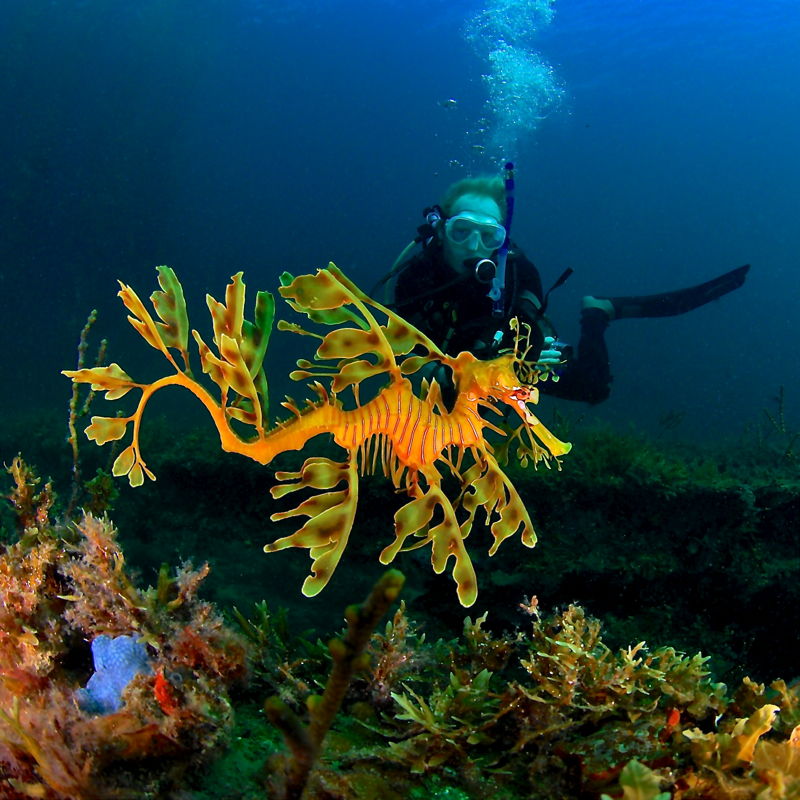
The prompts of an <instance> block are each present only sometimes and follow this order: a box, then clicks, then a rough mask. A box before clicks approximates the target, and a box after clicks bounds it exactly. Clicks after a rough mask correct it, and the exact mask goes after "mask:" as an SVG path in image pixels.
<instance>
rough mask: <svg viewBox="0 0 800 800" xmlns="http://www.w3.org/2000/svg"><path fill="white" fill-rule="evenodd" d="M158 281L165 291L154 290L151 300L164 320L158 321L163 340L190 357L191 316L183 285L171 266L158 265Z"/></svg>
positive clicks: (157, 324)
mask: <svg viewBox="0 0 800 800" xmlns="http://www.w3.org/2000/svg"><path fill="white" fill-rule="evenodd" d="M156 269H157V270H158V282H159V284H160V285H161V288H162V289H163V291H161V292H153V294H151V295H150V300H151V301H152V303H153V307H154V308H155V310H156V313H157V314H158V316H159V317H160V318H161V319H162V320H163V322H157V323H156V328H157V329H158V332H159V335H160V336H161V341H162V342H164V344H165V345H166V346H167V347H175V348H176V349H178V350H180V352H181V355H183V356H184V359H185V360H186V359H188V353H187V349H186V348H187V346H188V344H189V317H188V315H187V313H186V299H185V298H184V296H183V286H181V282H180V281H179V280H178V278H177V277H176V275H175V273H174V272H173V271H172V270H171V269H170V268H169V267H165V266H163V267H156Z"/></svg>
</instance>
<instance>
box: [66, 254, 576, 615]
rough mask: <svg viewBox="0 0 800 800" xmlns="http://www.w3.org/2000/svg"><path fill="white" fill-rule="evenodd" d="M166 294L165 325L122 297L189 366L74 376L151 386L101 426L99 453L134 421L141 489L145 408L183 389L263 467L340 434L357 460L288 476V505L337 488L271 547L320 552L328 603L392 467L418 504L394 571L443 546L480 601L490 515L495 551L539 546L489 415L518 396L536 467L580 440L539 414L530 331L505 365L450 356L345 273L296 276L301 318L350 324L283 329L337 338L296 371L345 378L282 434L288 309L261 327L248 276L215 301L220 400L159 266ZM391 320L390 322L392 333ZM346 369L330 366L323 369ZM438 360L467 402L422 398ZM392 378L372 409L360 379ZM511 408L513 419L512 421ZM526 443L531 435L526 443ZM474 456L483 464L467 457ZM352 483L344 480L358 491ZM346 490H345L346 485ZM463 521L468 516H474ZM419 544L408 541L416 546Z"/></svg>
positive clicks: (227, 439)
mask: <svg viewBox="0 0 800 800" xmlns="http://www.w3.org/2000/svg"><path fill="white" fill-rule="evenodd" d="M158 269H159V282H160V284H161V287H162V290H163V291H161V292H155V293H154V294H153V295H152V298H151V299H152V301H153V305H154V307H155V309H156V312H157V313H158V315H159V317H160V318H161V320H162V321H161V322H155V321H154V320H153V318H152V317H151V316H150V314H149V312H148V311H147V310H146V309H145V307H144V305H143V304H142V302H141V301H140V300H139V298H138V297H137V296H136V294H135V292H133V290H132V289H131V288H130V287H127V286H125V285H122V290H121V291H120V296H121V297H122V299H123V302H124V303H125V305H126V306H127V308H128V309H129V310H130V311H131V312H132V314H133V316H131V317H129V320H130V321H131V324H132V325H133V326H134V327H135V328H136V329H137V330H138V331H139V333H141V335H142V336H143V337H144V338H145V339H146V340H147V342H148V343H149V344H150V345H151V346H153V347H155V348H156V349H158V350H161V352H162V353H163V354H164V355H165V356H166V357H167V359H168V360H169V361H170V362H171V363H172V365H173V367H174V368H175V373H174V374H172V375H170V376H168V377H165V378H162V379H160V380H158V381H155V382H153V383H151V384H138V383H135V382H134V381H132V380H131V379H130V378H129V377H128V375H126V374H125V373H124V372H123V371H122V369H121V368H120V367H119V366H118V365H116V364H112V365H111V366H109V367H98V368H95V369H83V370H75V371H69V372H65V374H66V375H68V376H69V377H71V378H72V380H73V381H75V382H81V383H90V384H91V385H92V388H93V389H95V390H105V391H106V398H107V399H110V400H113V399H117V398H119V397H122V396H123V395H124V394H126V393H127V392H128V391H130V389H133V388H138V389H140V390H141V391H142V397H141V399H140V401H139V404H138V406H137V408H136V411H135V412H134V413H133V414H132V415H131V416H130V417H112V418H108V417H93V418H92V424H91V425H90V426H89V427H88V428H87V430H86V433H87V436H88V437H89V438H90V439H92V440H94V441H96V442H97V443H98V444H104V443H105V442H107V441H111V440H115V439H121V438H122V437H123V436H124V435H125V431H126V429H127V425H128V423H129V422H133V442H132V444H131V445H130V446H129V447H128V448H127V449H126V450H124V451H123V452H122V453H121V455H120V456H119V457H118V458H117V461H116V462H115V464H114V474H115V475H128V478H129V481H130V482H131V484H132V485H134V486H137V485H140V484H141V483H142V482H143V480H144V475H145V474H146V475H147V476H148V477H150V478H151V479H154V476H153V475H152V473H151V472H150V471H149V470H148V469H147V467H146V465H145V463H144V461H143V460H142V458H141V454H140V452H139V428H140V424H141V418H142V413H143V411H144V407H145V405H146V403H147V401H148V400H149V398H150V396H151V395H152V394H153V393H154V392H155V391H158V389H160V388H163V387H164V386H168V385H181V386H184V387H186V388H187V389H189V390H190V391H191V392H192V393H193V394H194V395H195V396H196V397H198V398H199V399H200V401H201V402H202V403H203V404H204V405H205V406H206V408H207V409H208V411H209V413H210V414H211V416H212V418H213V420H214V423H215V424H216V427H217V429H218V430H219V434H220V439H221V444H222V447H223V449H225V450H227V451H231V452H237V453H241V454H242V455H246V456H248V457H249V458H252V459H254V460H256V461H258V462H260V463H262V464H266V463H269V462H270V461H272V460H273V459H274V458H275V457H276V456H277V455H279V454H280V453H283V452H286V451H288V450H301V449H302V448H303V447H304V446H305V444H306V443H307V442H308V441H309V440H310V439H312V438H314V437H315V436H318V435H320V434H332V435H333V438H334V441H335V442H336V444H338V445H339V446H340V447H342V448H343V449H344V450H345V451H347V458H346V460H345V461H343V462H336V461H332V460H330V459H328V458H322V457H316V458H309V459H307V460H306V462H305V463H304V464H303V467H302V469H301V470H300V472H292V473H288V472H283V473H281V472H279V473H277V475H276V477H277V479H278V480H279V481H282V482H283V483H282V484H280V485H278V486H275V487H273V489H272V490H271V491H272V494H273V496H274V497H276V498H279V497H282V496H284V495H286V494H289V493H291V492H294V491H297V490H298V489H305V488H314V489H318V490H323V492H324V493H321V494H316V495H312V496H311V497H309V498H308V499H306V500H304V501H303V502H302V503H300V505H298V506H297V507H296V508H294V509H292V510H290V511H284V512H280V513H277V514H274V515H273V516H272V519H273V520H280V519H287V518H290V517H294V516H304V517H307V518H308V519H307V521H306V522H305V524H304V525H303V526H302V527H301V528H300V529H299V530H298V531H297V532H295V533H294V534H292V535H290V536H285V537H283V538H281V539H278V540H277V541H274V542H272V543H271V544H268V545H266V547H265V548H264V550H265V551H266V552H274V551H276V550H282V549H284V548H287V547H305V548H308V549H309V550H310V555H311V558H312V559H313V565H312V575H311V576H309V577H308V578H307V579H306V581H305V583H304V584H303V592H304V593H305V594H306V595H309V596H311V595H315V594H317V593H318V592H319V591H320V590H321V589H322V588H323V587H324V586H325V585H326V583H327V582H328V580H329V579H330V576H331V575H332V574H333V571H334V569H335V567H336V565H337V564H338V562H339V559H340V558H341V555H342V552H343V551H344V548H345V546H346V544H347V539H348V536H349V533H350V530H351V528H352V525H353V520H354V517H355V511H356V505H357V503H358V477H359V473H362V474H363V473H365V472H374V471H375V470H376V469H377V468H380V469H381V470H382V471H383V472H384V474H385V475H386V476H387V477H389V478H391V480H392V482H393V483H394V485H395V487H397V488H404V489H405V490H406V491H407V493H408V495H409V496H410V498H411V500H410V502H408V503H407V504H406V505H404V506H403V507H402V508H401V509H400V510H399V511H398V512H397V513H396V515H395V541H394V542H393V543H392V544H390V545H389V546H388V547H386V548H385V549H384V550H383V552H382V553H381V561H382V562H383V563H385V564H388V563H389V562H390V561H391V560H392V559H393V558H394V557H395V555H396V554H397V553H398V552H399V551H401V550H403V549H411V548H416V547H420V546H422V545H424V544H427V543H430V544H431V548H432V559H431V560H432V564H433V568H434V570H435V571H436V572H437V573H441V572H443V571H444V569H445V568H446V566H447V562H448V560H449V559H450V558H451V557H453V558H454V559H455V565H454V567H453V578H454V579H455V581H456V583H457V585H458V596H459V599H460V601H461V603H462V604H463V605H465V606H469V605H472V603H474V602H475V598H476V597H477V581H476V578H475V573H474V570H473V567H472V563H471V561H470V558H469V555H468V553H467V551H466V548H465V546H464V540H465V539H466V537H467V536H468V534H469V532H470V530H471V528H472V523H473V521H474V518H475V514H476V512H477V509H478V508H479V507H482V508H483V509H484V511H485V513H486V517H487V522H488V521H491V522H492V525H491V531H492V534H493V536H494V540H495V541H494V545H493V546H492V548H491V550H490V554H493V553H494V552H495V550H496V549H497V547H498V545H499V544H500V542H502V541H503V540H504V539H505V538H507V537H508V536H511V535H513V534H514V533H516V531H517V530H519V528H520V527H522V541H523V543H524V544H526V545H527V546H529V547H532V546H533V545H534V544H535V542H536V535H535V533H534V530H533V525H532V524H531V521H530V517H529V515H528V512H527V510H526V509H525V506H524V504H523V503H522V500H521V499H520V497H519V495H518V494H517V492H516V490H515V489H514V487H513V485H512V484H511V482H510V481H509V479H508V478H507V477H506V475H505V474H504V472H503V471H502V469H501V468H500V465H499V464H498V461H497V459H496V457H495V455H494V450H493V448H492V446H491V445H490V444H489V443H488V442H487V441H486V439H485V436H484V432H485V430H486V429H490V430H494V431H496V432H498V433H500V434H506V433H507V431H505V430H501V429H500V428H498V427H497V426H495V425H493V424H492V423H491V422H489V421H488V420H487V419H485V418H484V416H482V414H481V411H482V410H484V411H485V410H487V409H491V410H492V411H495V412H498V409H497V408H496V406H495V405H494V404H495V403H496V402H501V403H505V404H507V405H509V406H511V407H512V408H514V409H515V411H516V412H517V413H518V414H519V415H520V417H521V418H522V425H521V426H520V427H519V428H518V429H517V430H516V431H511V432H510V434H509V439H508V442H507V444H506V445H505V446H504V447H503V452H504V454H507V451H508V445H509V444H511V443H512V442H514V443H516V444H517V447H518V455H519V457H520V460H521V461H522V462H523V464H524V463H527V461H528V459H531V460H533V462H534V464H536V463H538V462H539V461H541V460H544V461H545V462H547V461H548V460H549V459H551V458H555V459H556V462H557V461H558V457H559V456H561V455H563V454H565V453H567V452H569V449H570V445H569V444H566V443H564V442H561V441H559V440H558V439H557V438H555V437H554V436H553V435H552V434H551V433H550V432H549V431H548V430H547V429H546V428H545V427H544V426H543V425H542V424H541V423H540V422H539V421H538V420H537V419H536V417H534V416H533V414H531V412H530V410H529V408H528V406H527V404H528V403H536V402H537V401H538V390H537V389H536V388H535V386H534V384H535V383H536V382H537V380H539V378H540V377H541V376H543V375H544V376H546V368H545V367H544V366H542V365H539V364H537V363H536V362H529V361H526V360H525V355H526V354H527V351H524V352H520V351H521V350H522V347H521V346H520V343H522V345H525V344H526V343H527V337H526V336H524V335H522V332H521V331H519V330H517V347H516V348H515V351H514V352H513V353H505V354H503V355H500V356H498V357H497V358H494V359H492V360H490V361H480V360H478V359H477V358H475V357H474V356H473V355H472V354H470V353H461V354H460V355H458V356H457V357H455V358H453V357H450V356H447V355H445V354H444V353H442V352H441V351H440V350H439V349H438V348H437V347H436V346H435V345H434V344H433V342H431V341H430V340H429V339H428V338H427V337H426V336H424V335H423V334H422V333H420V332H419V331H418V330H416V329H415V328H413V327H412V326H411V325H409V324H408V323H406V322H405V321H404V320H403V319H401V318H400V317H398V316H397V315H396V314H394V313H393V312H392V311H390V310H389V309H387V308H385V307H384V306H381V305H380V304H379V303H376V302H375V301H374V300H372V299H371V298H369V297H368V296H367V295H365V294H364V293H363V292H361V291H360V290H359V289H358V288H357V287H356V286H355V285H354V284H353V283H352V282H351V281H349V280H348V279H347V278H346V277H345V276H344V275H343V274H342V272H341V271H340V270H338V269H337V268H336V267H335V266H334V265H333V264H331V265H329V267H328V268H327V269H323V270H319V272H318V273H317V274H316V275H302V276H299V277H297V278H293V277H292V276H291V275H288V274H286V273H284V275H283V276H282V278H281V281H282V283H283V286H281V288H280V293H281V295H282V296H283V297H284V298H285V299H286V300H287V302H288V303H289V304H290V305H291V306H292V307H293V308H294V309H295V310H297V311H300V312H302V313H305V314H307V315H308V317H309V318H310V319H311V320H312V321H314V322H317V323H322V324H327V325H335V326H337V328H336V329H335V330H333V331H331V332H330V333H328V334H327V335H326V336H321V335H319V334H316V333H310V332H308V331H305V330H303V329H302V328H300V327H299V326H297V325H295V324H289V323H285V322H279V323H278V328H279V330H289V331H293V332H295V333H300V334H303V335H309V336H315V337H316V338H318V339H320V340H321V344H320V345H319V347H318V349H317V352H316V354H315V362H316V363H311V362H308V361H305V360H301V361H298V366H299V367H300V369H299V370H298V371H296V372H294V373H292V376H291V377H292V378H293V379H295V380H306V379H309V378H314V379H317V378H322V379H324V380H326V381H329V385H330V390H328V389H326V388H325V386H323V384H322V383H320V382H319V380H314V381H313V382H312V383H311V384H310V388H311V389H312V390H313V391H314V392H315V393H316V394H317V396H318V399H317V400H316V401H315V402H308V403H307V404H306V406H305V407H304V408H303V409H302V410H301V409H300V408H298V406H297V404H296V403H295V402H294V401H293V400H291V399H289V398H287V401H286V402H284V403H283V404H282V405H283V406H284V407H286V408H288V409H289V410H290V411H291V412H292V416H291V417H290V418H289V419H288V420H285V421H283V422H279V423H278V424H277V425H276V426H275V427H273V428H272V429H269V426H268V423H267V407H268V393H267V382H266V378H265V376H264V372H263V366H262V364H263V358H264V354H265V352H266V347H267V342H268V340H269V334H270V330H271V326H272V320H273V316H274V300H273V298H272V295H270V294H268V293H266V292H259V293H258V296H257V301H256V314H255V322H254V323H250V322H248V321H246V320H245V319H244V313H243V311H244V291H245V290H244V284H243V283H242V281H241V273H240V274H238V275H236V276H234V278H233V280H232V282H231V284H230V285H229V286H228V290H227V293H226V303H225V304H222V303H218V302H217V301H216V300H214V299H213V298H211V297H208V298H207V300H208V306H209V309H210V310H211V314H212V318H213V322H214V343H215V345H216V348H217V352H218V355H215V354H214V353H212V351H211V349H210V348H209V347H208V346H207V345H206V344H205V342H204V341H203V340H202V338H201V337H200V335H199V334H198V333H197V331H192V335H193V336H194V338H195V340H196V341H197V345H198V348H199V351H200V360H201V364H202V367H203V372H205V373H206V374H208V375H209V376H210V378H211V380H212V381H213V382H214V383H215V384H216V385H217V386H218V387H219V390H220V399H219V400H217V399H215V398H214V396H213V395H212V393H211V392H210V391H209V390H208V388H207V387H206V386H205V385H203V384H201V383H200V382H198V381H197V380H196V379H195V378H194V377H193V375H192V373H191V370H190V368H189V354H188V350H187V348H188V338H189V337H188V333H189V326H188V318H187V315H186V308H185V303H184V299H183V290H182V287H181V285H180V283H179V282H178V280H177V278H176V277H175V274H174V273H173V272H172V270H170V269H168V268H167V267H159V268H158ZM375 312H377V313H378V314H379V315H380V316H383V317H385V319H386V322H385V324H379V322H378V320H377V319H376V317H375ZM170 348H173V349H176V350H178V352H179V353H180V354H181V357H182V361H183V366H181V365H180V364H179V363H178V361H176V360H175V359H174V357H173V355H172V354H171V352H170ZM329 360H335V362H336V363H335V365H333V366H328V365H324V364H320V363H318V362H324V361H329ZM429 364H442V365H445V366H447V367H449V368H450V370H451V372H452V375H453V383H454V386H455V389H456V400H455V403H454V405H453V408H452V409H450V410H448V409H446V408H445V406H444V403H443V402H442V397H441V391H440V388H439V386H438V384H437V383H436V381H435V380H431V381H430V382H429V381H428V380H425V379H423V380H422V382H421V390H420V392H419V394H415V392H414V389H413V387H412V383H411V381H410V380H409V377H408V376H409V375H413V374H415V373H417V372H419V371H420V370H421V369H423V368H424V367H426V366H427V365H429ZM381 376H382V377H383V378H384V379H386V378H388V381H386V382H385V383H384V385H383V387H382V388H380V389H379V391H378V392H377V394H376V395H375V396H374V397H373V398H372V399H371V400H370V401H369V402H367V403H365V404H363V405H362V404H361V403H360V401H359V388H360V384H361V383H362V382H363V381H365V380H367V379H369V378H375V377H381ZM348 388H352V391H353V395H354V398H355V404H354V407H352V408H345V406H344V404H343V402H342V400H341V399H340V395H341V393H342V392H343V391H344V390H345V389H348ZM498 413H499V412H498ZM232 419H236V420H238V421H239V422H240V423H244V424H245V425H250V426H252V428H253V429H254V430H255V436H250V437H245V436H242V435H241V434H240V432H239V430H237V428H236V427H235V426H234V425H233V424H232ZM523 434H524V435H526V438H527V440H526V441H523ZM467 454H469V456H470V458H469V462H468V466H467V467H466V468H464V458H465V456H466V455H467ZM438 465H444V466H446V467H447V468H448V469H449V470H450V471H451V472H452V474H453V475H455V476H456V478H458V479H459V481H460V482H461V492H460V494H459V496H458V497H457V498H456V500H455V501H451V500H450V499H449V498H448V497H447V496H446V495H445V494H444V492H443V491H442V487H441V479H442V476H441V474H440V472H439V470H438ZM342 485H343V486H342ZM338 487H342V488H338ZM437 508H439V509H440V510H441V512H442V514H441V521H440V522H438V524H436V526H435V527H433V528H431V521H432V519H433V517H434V514H435V512H436V509H437ZM459 510H460V512H459V517H460V519H458V518H457V511H459ZM412 536H413V537H414V538H415V539H416V541H413V542H412V543H411V544H406V541H407V539H408V538H409V537H412Z"/></svg>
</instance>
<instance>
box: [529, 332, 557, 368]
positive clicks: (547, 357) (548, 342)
mask: <svg viewBox="0 0 800 800" xmlns="http://www.w3.org/2000/svg"><path fill="white" fill-rule="evenodd" d="M555 344H557V343H556V340H555V339H554V338H553V337H552V336H545V337H544V347H543V348H542V352H541V353H539V358H537V359H536V364H537V366H542V367H545V368H547V367H551V368H552V367H554V366H555V365H556V364H560V363H561V362H562V361H563V360H564V356H563V354H562V352H561V350H558V349H556V347H554V346H553V345H555Z"/></svg>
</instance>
